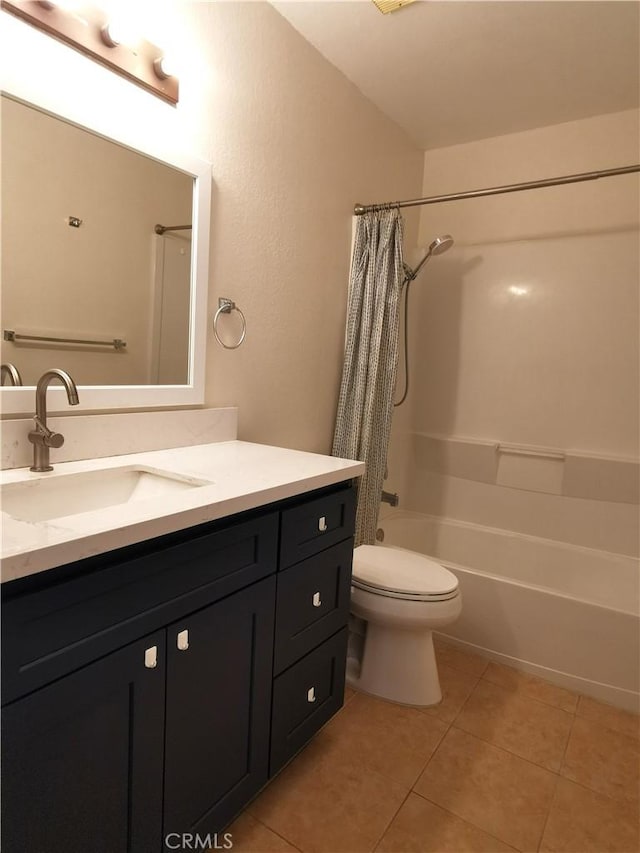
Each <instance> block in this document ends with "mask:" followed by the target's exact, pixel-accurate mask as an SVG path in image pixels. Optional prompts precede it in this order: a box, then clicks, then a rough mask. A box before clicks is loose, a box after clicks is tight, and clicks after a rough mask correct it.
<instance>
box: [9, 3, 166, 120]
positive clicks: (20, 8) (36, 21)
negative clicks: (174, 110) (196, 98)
mask: <svg viewBox="0 0 640 853" xmlns="http://www.w3.org/2000/svg"><path fill="white" fill-rule="evenodd" d="M0 7H1V8H2V9H4V10H5V11H7V12H10V13H11V14H12V15H15V16H16V17H18V18H20V19H21V20H23V21H26V22H27V23H28V24H31V25H32V26H34V27H37V28H38V29H39V30H42V31H43V32H45V33H47V34H48V35H50V36H53V37H54V38H57V39H59V40H60V41H63V42H64V43H65V44H68V45H70V46H71V47H73V48H75V49H76V50H79V51H80V52H81V53H84V55H85V56H88V57H90V58H91V59H95V60H96V61H97V62H100V63H101V64H102V65H105V66H106V67H107V68H110V69H111V70H112V71H115V72H116V73H117V74H120V75H122V76H123V77H126V78H127V80H130V81H131V82H132V83H136V84H137V85H138V86H142V88H143V89H146V90H147V91H148V92H151V93H152V94H153V95H157V96H158V97H159V98H162V99H163V100H165V101H168V102H169V103H170V104H177V103H178V94H179V85H178V78H177V77H175V76H173V75H171V74H168V73H167V65H166V64H163V59H164V56H163V53H162V50H161V49H160V48H159V47H157V46H156V45H155V44H152V43H151V42H148V41H145V40H144V39H139V40H138V41H137V42H136V44H135V47H132V46H130V45H126V44H121V43H120V42H118V41H117V39H116V38H115V36H114V35H112V33H113V25H112V28H111V29H110V27H109V24H110V22H109V19H108V17H107V15H106V13H105V12H103V11H102V10H101V9H97V8H96V7H95V6H81V7H80V8H78V9H74V10H70V9H65V8H63V7H62V6H59V5H57V4H56V3H54V2H49V0H0Z"/></svg>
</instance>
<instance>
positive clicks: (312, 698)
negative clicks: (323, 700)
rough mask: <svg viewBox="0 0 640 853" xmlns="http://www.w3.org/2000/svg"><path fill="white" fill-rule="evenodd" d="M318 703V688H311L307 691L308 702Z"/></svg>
mask: <svg viewBox="0 0 640 853" xmlns="http://www.w3.org/2000/svg"><path fill="white" fill-rule="evenodd" d="M315 701H316V688H315V687H310V688H309V689H308V690H307V702H315Z"/></svg>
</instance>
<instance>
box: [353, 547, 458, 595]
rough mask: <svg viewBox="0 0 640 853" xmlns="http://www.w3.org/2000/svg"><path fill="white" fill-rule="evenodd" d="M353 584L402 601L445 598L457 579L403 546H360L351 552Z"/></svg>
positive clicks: (455, 587) (454, 588) (454, 590)
mask: <svg viewBox="0 0 640 853" xmlns="http://www.w3.org/2000/svg"><path fill="white" fill-rule="evenodd" d="M352 583H353V586H355V587H357V588H358V589H362V590H364V591H365V592H369V593H372V594H374V595H382V596H385V597H387V598H400V599H404V600H405V601H433V602H437V601H449V600H450V599H452V598H455V597H456V596H457V595H458V579H457V578H456V576H455V575H454V574H453V573H452V572H450V571H449V570H448V569H445V568H444V566H441V565H439V564H438V563H435V562H434V561H433V560H430V559H429V558H428V557H425V556H423V555H422V554H416V553H415V552H414V551H406V550H404V549H403V548H387V547H380V546H377V545H360V546H359V547H358V548H356V549H355V550H354V553H353V578H352Z"/></svg>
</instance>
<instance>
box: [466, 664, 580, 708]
mask: <svg viewBox="0 0 640 853" xmlns="http://www.w3.org/2000/svg"><path fill="white" fill-rule="evenodd" d="M503 665H504V664H503ZM509 669H513V671H514V672H517V673H519V674H521V675H527V674H528V673H522V672H521V671H520V670H518V669H514V668H513V667H509ZM480 677H481V679H482V680H483V681H486V682H487V684H492V685H493V686H494V687H500V688H501V689H502V690H507V691H508V692H509V693H512V694H513V695H518V696H519V697H520V698H522V699H525V700H526V701H527V702H528V701H530V700H531V701H533V702H540V703H541V704H542V705H548V706H549V708H556V709H557V710H558V711H564V712H565V714H572V715H573V716H574V717H575V716H576V715H577V712H578V702H576V704H575V707H574V708H573V710H571V711H570V710H569V709H568V708H561V707H560V705H555V704H554V703H553V702H547V701H546V700H545V699H540V698H539V697H538V696H527V695H526V694H524V693H523V692H521V691H520V690H518V689H517V688H516V689H515V690H513V689H511V688H510V687H505V686H504V684H498V682H497V681H491V679H489V678H487V677H486V670H485V673H483V674H482V675H481V676H480ZM531 677H532V678H536V676H531ZM537 681H539V682H540V683H541V684H548V685H549V687H557V689H558V690H566V692H567V693H570V694H571V695H572V696H575V697H576V699H578V700H579V699H580V697H581V695H582V694H581V693H574V692H573V691H572V690H567V689H566V688H565V687H558V685H557V684H553V683H552V682H551V681H545V679H544V678H538V679H537Z"/></svg>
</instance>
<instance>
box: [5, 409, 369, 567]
mask: <svg viewBox="0 0 640 853" xmlns="http://www.w3.org/2000/svg"><path fill="white" fill-rule="evenodd" d="M166 414H167V413H164V416H165V417H166ZM52 420H53V419H52ZM53 462H54V470H53V471H52V472H51V473H49V474H44V475H43V474H34V473H31V472H30V471H29V469H24V468H20V469H16V470H12V471H4V472H3V473H2V475H1V479H0V483H1V484H2V486H3V487H4V486H7V485H9V484H12V483H29V482H32V483H33V485H34V487H35V488H37V487H38V482H44V481H47V482H51V481H53V480H56V479H61V478H64V477H67V476H69V475H73V474H76V475H77V474H81V473H83V472H105V480H106V478H107V476H108V472H109V471H112V470H114V469H117V468H127V469H130V470H131V469H133V470H140V469H142V470H144V471H150V472H151V473H153V472H154V471H157V472H160V473H161V474H163V475H165V476H166V475H168V476H169V477H171V478H175V479H177V480H182V481H185V482H187V483H188V482H189V481H196V482H197V483H198V485H197V487H194V488H185V489H184V490H176V491H175V492H170V493H168V494H162V495H161V496H156V497H152V496H150V497H146V498H143V499H139V500H133V501H129V502H128V503H121V504H118V505H114V506H107V507H106V508H102V509H94V510H89V511H87V512H82V513H77V510H76V514H69V515H67V516H64V515H63V513H64V509H61V510H60V516H59V517H56V518H51V519H50V520H49V521H20V520H17V519H16V518H13V517H11V516H9V515H8V514H7V513H5V512H2V581H3V582H5V581H10V580H14V579H17V578H21V577H25V576H27V575H32V574H35V573H36V572H41V571H44V570H46V569H50V568H53V567H55V566H61V565H64V564H66V563H71V562H74V561H76V560H81V559H83V558H85V557H90V556H94V555H96V554H101V553H103V552H105V551H110V550H113V549H116V548H122V547H124V546H126V545H132V544H134V543H136V542H142V541H144V540H146V539H151V538H153V537H156V536H162V535H163V534H165V533H172V532H175V531H177V530H182V529H184V528H186V527H192V526H194V525H197V524H203V523H205V522H207V521H213V520H215V519H219V518H223V517H225V516H229V515H233V514H235V513H239V512H243V511H245V510H249V509H254V508H256V507H259V506H263V505H265V504H268V503H272V502H274V501H279V500H282V499H284V498H289V497H293V496H294V495H299V494H301V493H303V492H307V491H312V490H314V489H319V488H322V487H324V486H330V485H332V484H334V483H339V482H342V481H344V480H348V479H351V478H352V477H358V476H360V475H361V474H362V472H363V471H364V464H363V463H361V462H353V461H350V460H345V459H336V458H334V457H330V456H322V455H319V454H315V453H304V452H301V451H296V450H286V449H284V448H281V447H268V446H265V445H260V444H250V443H248V442H242V441H226V442H218V443H213V444H200V445H195V446H192V447H180V448H172V449H167V450H156V451H152V452H145V453H132V454H128V455H125V456H111V457H109V458H104V459H92V460H87V461H82V462H64V463H61V464H60V463H58V462H56V460H55V459H54V460H53ZM203 481H204V482H205V483H206V485H201V483H202V482H203ZM105 487H106V486H105Z"/></svg>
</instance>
